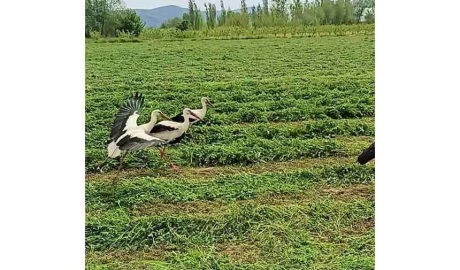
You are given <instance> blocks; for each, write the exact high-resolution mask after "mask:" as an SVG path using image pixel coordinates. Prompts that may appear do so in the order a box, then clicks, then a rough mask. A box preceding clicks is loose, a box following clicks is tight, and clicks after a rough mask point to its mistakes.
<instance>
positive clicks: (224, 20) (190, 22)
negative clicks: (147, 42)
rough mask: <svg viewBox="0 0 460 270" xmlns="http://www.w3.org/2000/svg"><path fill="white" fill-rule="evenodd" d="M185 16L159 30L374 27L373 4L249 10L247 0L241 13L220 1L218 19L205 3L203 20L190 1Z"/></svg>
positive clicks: (321, 2) (326, 0)
mask: <svg viewBox="0 0 460 270" xmlns="http://www.w3.org/2000/svg"><path fill="white" fill-rule="evenodd" d="M188 7H189V8H188V13H185V14H184V15H183V17H182V18H174V19H173V20H169V21H167V22H165V23H163V25H162V26H161V28H172V27H175V28H178V29H180V30H181V31H185V30H187V29H193V30H200V29H204V28H207V29H214V28H216V27H242V28H260V27H276V26H290V25H292V26H302V25H304V26H307V25H330V24H335V25H340V24H354V23H362V22H367V23H374V20H375V0H315V1H311V0H310V1H309V0H305V1H303V2H302V0H292V1H289V2H288V0H272V1H271V4H269V2H268V0H262V3H261V4H260V3H259V4H258V5H257V6H252V7H251V8H249V7H248V6H247V4H246V0H241V5H240V12H234V11H232V9H231V8H230V7H227V8H225V4H224V1H223V0H220V10H221V12H220V15H217V10H216V5H215V4H211V3H205V5H204V7H205V10H204V11H205V17H206V18H205V20H204V19H203V18H202V15H201V10H200V9H199V8H198V7H197V5H196V3H195V0H189V2H188Z"/></svg>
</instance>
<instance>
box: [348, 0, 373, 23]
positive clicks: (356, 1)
mask: <svg viewBox="0 0 460 270" xmlns="http://www.w3.org/2000/svg"><path fill="white" fill-rule="evenodd" d="M352 5H353V15H354V17H355V21H356V22H361V21H362V19H363V16H364V12H365V11H366V9H367V8H369V5H370V3H369V0H353V2H352Z"/></svg>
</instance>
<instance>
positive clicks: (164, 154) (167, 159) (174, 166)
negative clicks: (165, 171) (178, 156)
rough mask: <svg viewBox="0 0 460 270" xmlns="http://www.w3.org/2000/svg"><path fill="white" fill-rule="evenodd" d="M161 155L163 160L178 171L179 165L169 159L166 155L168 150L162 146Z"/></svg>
mask: <svg viewBox="0 0 460 270" xmlns="http://www.w3.org/2000/svg"><path fill="white" fill-rule="evenodd" d="M160 156H161V159H163V161H165V162H167V163H168V164H169V165H170V166H171V168H172V169H173V170H174V171H177V170H178V169H179V167H178V166H177V165H175V164H173V163H172V161H171V159H169V157H168V156H167V155H166V151H165V148H164V147H162V148H160Z"/></svg>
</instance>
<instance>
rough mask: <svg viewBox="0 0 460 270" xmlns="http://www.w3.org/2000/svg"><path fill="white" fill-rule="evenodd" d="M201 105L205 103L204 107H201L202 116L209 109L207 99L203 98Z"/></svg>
mask: <svg viewBox="0 0 460 270" xmlns="http://www.w3.org/2000/svg"><path fill="white" fill-rule="evenodd" d="M201 105H203V108H202V109H201V111H202V115H200V116H201V117H204V115H205V114H206V110H207V109H208V107H207V105H206V101H204V100H202V101H201Z"/></svg>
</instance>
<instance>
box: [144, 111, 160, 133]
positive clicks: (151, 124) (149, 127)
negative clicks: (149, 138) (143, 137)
mask: <svg viewBox="0 0 460 270" xmlns="http://www.w3.org/2000/svg"><path fill="white" fill-rule="evenodd" d="M157 120H158V118H157V116H156V115H152V117H151V118H150V122H148V123H147V126H146V128H145V130H146V132H150V130H152V128H153V127H154V126H155V124H156V123H157Z"/></svg>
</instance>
